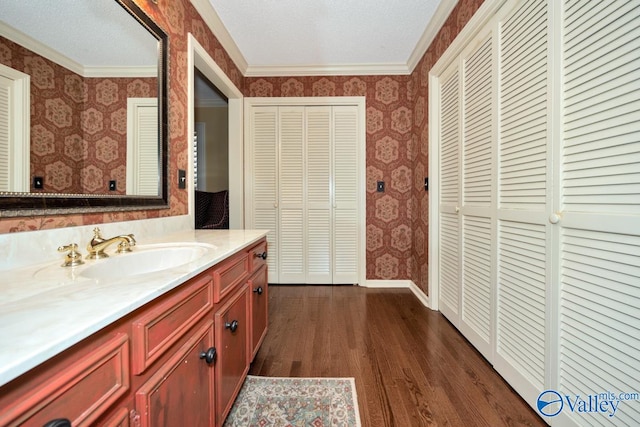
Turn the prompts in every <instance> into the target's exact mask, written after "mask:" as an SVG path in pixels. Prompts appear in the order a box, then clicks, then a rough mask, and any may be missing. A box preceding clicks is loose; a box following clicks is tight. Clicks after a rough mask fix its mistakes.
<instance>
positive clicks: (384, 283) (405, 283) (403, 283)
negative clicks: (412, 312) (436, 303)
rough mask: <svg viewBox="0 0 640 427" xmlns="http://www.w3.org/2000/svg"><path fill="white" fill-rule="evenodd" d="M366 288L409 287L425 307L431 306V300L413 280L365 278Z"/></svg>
mask: <svg viewBox="0 0 640 427" xmlns="http://www.w3.org/2000/svg"><path fill="white" fill-rule="evenodd" d="M363 286H364V287H366V288H395V289H409V290H410V291H411V292H413V294H414V295H415V296H416V298H418V300H419V301H420V302H421V303H422V305H424V306H425V307H427V308H431V301H430V299H429V297H428V296H427V295H425V293H424V291H422V289H420V288H419V287H418V285H416V284H415V283H413V280H367V281H366V282H365V284H364V285H363Z"/></svg>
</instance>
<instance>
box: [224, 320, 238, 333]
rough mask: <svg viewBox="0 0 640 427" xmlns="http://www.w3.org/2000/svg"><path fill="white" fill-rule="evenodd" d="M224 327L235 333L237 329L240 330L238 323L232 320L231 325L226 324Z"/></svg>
mask: <svg viewBox="0 0 640 427" xmlns="http://www.w3.org/2000/svg"><path fill="white" fill-rule="evenodd" d="M224 327H225V329H230V330H231V332H235V331H236V329H238V321H237V320H232V321H231V323H229V322H225V324H224Z"/></svg>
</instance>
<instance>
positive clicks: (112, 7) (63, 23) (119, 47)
mask: <svg viewBox="0 0 640 427" xmlns="http://www.w3.org/2000/svg"><path fill="white" fill-rule="evenodd" d="M0 21H3V22H4V24H6V25H8V26H9V27H11V28H13V29H15V30H18V31H19V32H21V33H23V34H26V35H28V36H29V37H31V38H33V39H35V40H36V41H38V42H39V43H42V44H44V45H47V46H48V47H50V48H52V49H53V50H55V51H57V52H59V53H61V54H63V55H64V56H66V57H67V58H69V59H71V60H73V61H75V62H77V63H78V64H81V65H82V66H84V67H114V66H118V67H150V66H153V67H155V66H156V65H157V46H158V43H157V40H156V39H155V38H154V37H153V36H152V35H151V34H150V33H149V32H148V31H147V30H146V29H145V28H143V27H142V26H141V25H139V24H138V23H137V22H136V21H135V19H134V18H133V17H132V16H131V15H129V14H128V13H127V12H126V11H125V10H124V9H123V8H122V7H121V6H120V5H119V4H118V3H116V2H115V1H113V0H104V1H96V0H90V1H78V0H55V1H51V0H28V1H25V0H0ZM0 30H2V28H0Z"/></svg>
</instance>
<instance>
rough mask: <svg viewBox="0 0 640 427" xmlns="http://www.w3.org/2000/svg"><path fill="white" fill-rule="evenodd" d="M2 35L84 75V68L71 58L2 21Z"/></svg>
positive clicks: (0, 25) (0, 29)
mask: <svg viewBox="0 0 640 427" xmlns="http://www.w3.org/2000/svg"><path fill="white" fill-rule="evenodd" d="M0 33H1V34H2V35H3V36H4V37H6V38H7V39H9V40H11V41H12V42H14V43H16V44H19V45H20V46H22V47H25V48H27V49H29V50H30V51H32V52H34V53H37V54H38V55H40V56H42V57H44V58H47V59H48V60H49V61H52V62H55V63H56V64H58V65H61V66H63V67H65V68H66V69H68V70H71V71H73V72H74V73H76V74H79V75H83V72H84V67H83V66H82V65H81V64H79V63H78V62H76V61H74V60H73V59H71V58H69V57H68V56H65V55H63V54H61V53H60V52H58V51H57V50H55V49H51V48H50V47H49V46H47V45H45V44H43V43H40V42H39V41H38V40H36V39H34V38H32V37H29V36H28V35H26V34H24V33H23V32H22V31H18V30H16V29H15V28H13V27H11V26H9V25H7V24H5V23H4V22H2V21H0Z"/></svg>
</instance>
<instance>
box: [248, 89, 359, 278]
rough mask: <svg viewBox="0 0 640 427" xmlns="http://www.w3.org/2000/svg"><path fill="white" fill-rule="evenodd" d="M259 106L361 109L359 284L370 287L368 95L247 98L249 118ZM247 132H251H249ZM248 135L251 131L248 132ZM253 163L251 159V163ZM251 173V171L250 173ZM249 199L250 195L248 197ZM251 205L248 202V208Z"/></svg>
mask: <svg viewBox="0 0 640 427" xmlns="http://www.w3.org/2000/svg"><path fill="white" fill-rule="evenodd" d="M258 105H271V106H284V105H289V106H320V105H330V106H340V105H355V106H356V107H358V164H357V165H356V168H357V173H358V180H359V186H360V189H359V191H358V209H359V218H358V284H359V285H360V286H366V283H367V281H366V273H367V265H366V263H367V209H366V194H367V191H366V182H367V181H366V174H365V172H366V158H367V157H366V98H365V97H364V96H329V97H322V96H314V97H255V98H249V97H247V98H245V114H246V115H247V117H249V115H248V114H249V113H248V112H249V109H250V108H251V107H253V106H258ZM246 126H249V120H247V123H246V124H245V127H246ZM245 130H247V129H245ZM247 134H248V132H247ZM249 143H250V141H248V140H247V141H245V144H246V145H247V146H246V147H245V152H246V153H247V154H249V153H250V150H251V149H250V147H249V146H248V144H249ZM247 162H249V160H247ZM249 173H251V171H247V174H249ZM246 182H247V185H250V182H251V180H249V179H248V178H247V179H246ZM247 197H249V196H248V194H247ZM249 203H251V201H250V200H247V205H248V204H249ZM245 215H246V216H247V220H246V223H249V215H250V210H249V209H247V210H246V211H245Z"/></svg>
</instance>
